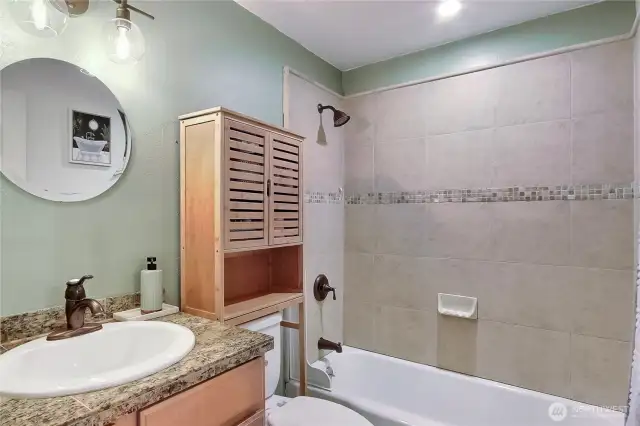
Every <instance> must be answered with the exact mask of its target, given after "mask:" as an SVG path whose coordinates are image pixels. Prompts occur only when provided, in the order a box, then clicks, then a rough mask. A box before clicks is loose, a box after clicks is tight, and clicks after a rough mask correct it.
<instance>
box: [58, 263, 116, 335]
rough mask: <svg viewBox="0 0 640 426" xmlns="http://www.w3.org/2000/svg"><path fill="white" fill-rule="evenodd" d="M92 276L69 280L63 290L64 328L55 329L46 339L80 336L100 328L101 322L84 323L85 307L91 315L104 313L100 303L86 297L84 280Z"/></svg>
mask: <svg viewBox="0 0 640 426" xmlns="http://www.w3.org/2000/svg"><path fill="white" fill-rule="evenodd" d="M92 278H93V275H85V276H84V277H82V278H79V279H73V280H69V281H68V282H67V290H66V291H65V292H64V298H65V299H66V303H65V305H64V312H65V315H66V318H67V328H66V330H57V331H54V332H52V333H51V334H49V336H47V340H62V339H69V338H71V337H76V336H82V335H83V334H89V333H93V332H94V331H98V330H101V329H102V325H101V324H92V323H89V324H85V323H84V316H85V311H86V310H87V308H89V309H90V310H91V313H92V314H93V315H98V314H104V308H103V307H102V305H101V304H100V303H99V302H97V301H96V300H93V299H87V294H86V292H85V291H84V285H83V284H84V282H85V281H86V280H90V279H92Z"/></svg>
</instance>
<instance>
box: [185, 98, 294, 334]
mask: <svg viewBox="0 0 640 426" xmlns="http://www.w3.org/2000/svg"><path fill="white" fill-rule="evenodd" d="M180 139H181V140H180V148H181V171H180V174H181V220H180V222H181V243H182V253H181V296H182V301H181V303H182V310H183V311H184V312H187V313H190V314H194V315H200V316H203V317H206V318H209V319H213V320H219V321H221V322H227V323H231V324H241V323H243V322H247V321H250V320H252V319H255V318H259V317H260V316H265V315H268V314H269V313H271V312H275V311H277V310H282V309H283V308H285V307H288V306H291V305H293V304H296V303H300V302H301V301H302V279H303V270H302V220H303V214H302V213H303V212H302V210H303V204H304V194H303V187H302V141H303V138H302V137H301V136H299V135H296V134H295V133H291V132H290V131H288V130H286V129H283V128H280V127H277V126H272V125H269V124H266V123H263V122H261V121H258V120H256V119H253V118H251V117H247V116H244V115H242V114H238V113H236V112H233V111H229V110H227V109H224V108H214V109H211V110H206V111H201V112H197V113H193V114H188V115H185V116H182V117H180Z"/></svg>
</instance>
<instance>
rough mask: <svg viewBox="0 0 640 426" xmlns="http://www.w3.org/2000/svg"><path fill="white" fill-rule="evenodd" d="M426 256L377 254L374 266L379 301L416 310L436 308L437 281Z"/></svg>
mask: <svg viewBox="0 0 640 426" xmlns="http://www.w3.org/2000/svg"><path fill="white" fill-rule="evenodd" d="M428 266H429V264H428V262H425V259H424V258H418V257H405V256H391V255H376V256H375V259H374V266H373V282H374V288H375V292H374V299H375V303H376V304H377V305H385V306H395V307H398V308H407V309H416V310H425V309H426V310H434V309H437V294H438V293H437V290H436V286H435V284H436V283H435V281H434V280H432V279H430V276H429V269H428Z"/></svg>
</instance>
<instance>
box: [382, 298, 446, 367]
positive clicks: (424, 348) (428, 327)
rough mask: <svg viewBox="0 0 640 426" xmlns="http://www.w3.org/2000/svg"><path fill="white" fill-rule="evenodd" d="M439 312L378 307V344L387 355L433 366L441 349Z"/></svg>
mask: <svg viewBox="0 0 640 426" xmlns="http://www.w3.org/2000/svg"><path fill="white" fill-rule="evenodd" d="M436 315H437V313H436V312H433V311H415V310H411V309H401V308H395V307H389V306H378V307H376V311H375V319H374V324H375V344H376V348H377V351H378V352H380V353H383V354H385V355H390V356H393V357H397V358H402V359H406V360H409V361H414V362H420V363H423V364H429V365H433V364H434V363H435V362H436V357H437V350H436V344H435V342H437V318H436Z"/></svg>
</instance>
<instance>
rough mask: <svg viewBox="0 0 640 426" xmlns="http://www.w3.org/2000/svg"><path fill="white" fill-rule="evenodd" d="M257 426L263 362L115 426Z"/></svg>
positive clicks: (259, 360)
mask: <svg viewBox="0 0 640 426" xmlns="http://www.w3.org/2000/svg"><path fill="white" fill-rule="evenodd" d="M180 424H184V425H189V426H227V425H229V426H231V425H238V426H257V425H263V424H264V359H263V358H257V359H254V360H253V361H249V362H247V363H246V364H243V365H241V366H240V367H236V368H234V369H233V370H231V371H228V372H226V373H224V374H222V375H221V376H219V377H214V378H213V379H209V380H207V381H206V382H204V383H201V384H199V385H197V386H195V387H193V388H191V389H189V390H187V391H184V392H182V393H179V394H177V395H174V396H172V397H170V398H167V399H165V400H164V401H161V402H159V403H157V404H155V405H152V406H151V407H148V408H144V409H142V410H140V411H139V412H135V413H131V414H129V415H127V416H125V417H123V418H121V419H120V420H118V422H117V423H116V425H115V426H173V425H180Z"/></svg>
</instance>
